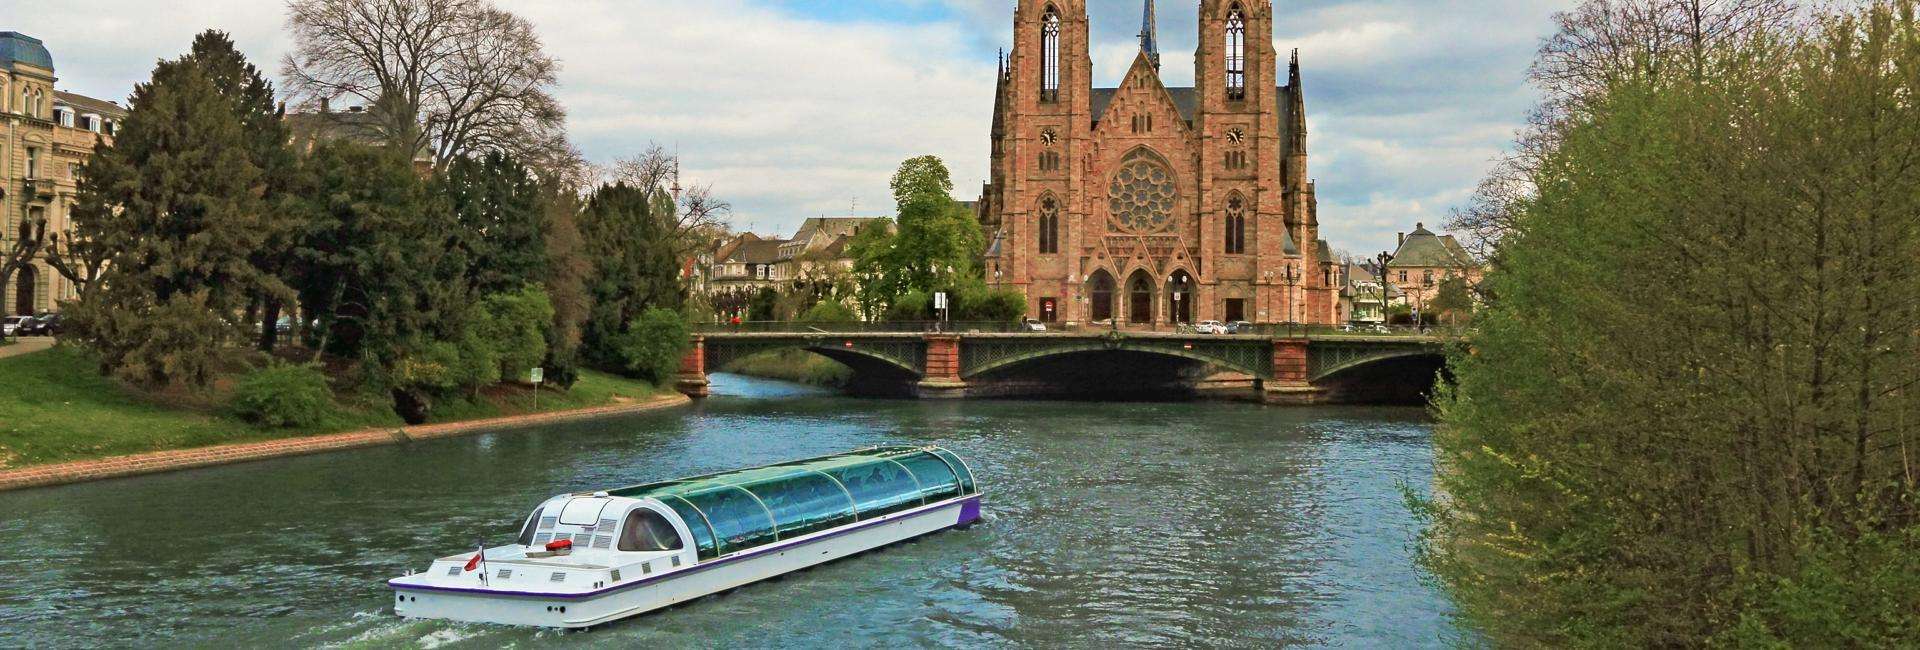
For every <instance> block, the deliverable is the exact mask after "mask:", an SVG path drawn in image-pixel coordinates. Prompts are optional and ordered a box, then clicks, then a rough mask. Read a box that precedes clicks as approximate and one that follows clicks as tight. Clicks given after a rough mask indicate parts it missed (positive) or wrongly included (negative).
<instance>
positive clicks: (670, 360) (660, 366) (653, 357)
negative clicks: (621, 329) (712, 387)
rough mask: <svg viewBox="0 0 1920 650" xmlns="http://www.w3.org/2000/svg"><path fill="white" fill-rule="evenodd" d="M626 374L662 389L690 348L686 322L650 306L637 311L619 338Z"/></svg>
mask: <svg viewBox="0 0 1920 650" xmlns="http://www.w3.org/2000/svg"><path fill="white" fill-rule="evenodd" d="M621 339H622V340H621V345H620V354H621V356H622V358H623V361H624V362H625V364H626V368H625V369H626V371H627V372H628V373H630V374H632V375H633V376H635V377H638V378H640V379H645V380H647V381H650V382H653V383H654V384H655V385H660V386H664V385H667V384H668V383H670V382H672V381H673V380H674V378H675V377H676V376H677V375H678V373H679V371H680V359H681V357H684V356H686V353H687V350H689V349H690V348H691V347H692V345H693V344H692V340H691V338H690V335H689V330H688V328H687V320H686V318H685V317H683V316H681V315H680V313H679V312H676V311H672V310H669V309H663V308H659V307H654V308H650V309H648V310H646V311H645V312H641V314H640V317H639V318H636V319H634V321H633V323H632V324H631V325H630V326H629V327H628V328H627V332H626V333H625V334H623V335H621Z"/></svg>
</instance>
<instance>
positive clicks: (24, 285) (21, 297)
mask: <svg viewBox="0 0 1920 650" xmlns="http://www.w3.org/2000/svg"><path fill="white" fill-rule="evenodd" d="M35 280H38V278H35V277H34V269H33V265H31V264H29V265H26V266H22V267H20V270H19V271H18V274H17V275H16V276H14V285H13V313H14V314H16V315H20V316H31V315H33V305H34V300H33V299H34V295H33V288H34V287H35V286H37V284H38V283H37V282H35Z"/></svg>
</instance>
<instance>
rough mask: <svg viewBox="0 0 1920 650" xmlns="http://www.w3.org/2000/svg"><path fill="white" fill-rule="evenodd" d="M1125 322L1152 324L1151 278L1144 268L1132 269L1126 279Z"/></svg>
mask: <svg viewBox="0 0 1920 650" xmlns="http://www.w3.org/2000/svg"><path fill="white" fill-rule="evenodd" d="M1127 323H1128V324H1130V325H1152V324H1153V278H1152V277H1151V276H1149V275H1147V272H1146V271H1145V270H1141V271H1134V272H1133V277H1132V278H1130V279H1128V280H1127Z"/></svg>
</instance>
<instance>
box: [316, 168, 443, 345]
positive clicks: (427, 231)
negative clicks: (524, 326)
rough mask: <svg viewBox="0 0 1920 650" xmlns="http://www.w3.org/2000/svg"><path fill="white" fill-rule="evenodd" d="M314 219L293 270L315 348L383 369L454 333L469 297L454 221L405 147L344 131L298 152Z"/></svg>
mask: <svg viewBox="0 0 1920 650" xmlns="http://www.w3.org/2000/svg"><path fill="white" fill-rule="evenodd" d="M308 168H309V170H310V172H311V175H312V178H311V183H312V190H311V192H312V195H311V196H312V206H311V209H312V210H313V217H314V222H313V226H312V228H311V229H310V230H309V231H308V233H307V236H306V237H305V238H304V239H303V240H302V242H301V246H300V250H299V257H298V261H297V264H296V266H297V271H298V276H299V283H300V289H301V303H302V304H303V305H305V307H306V309H307V312H308V313H309V314H311V315H312V316H313V317H314V318H316V319H317V320H318V321H319V323H320V324H319V331H318V334H317V341H315V349H316V351H325V352H331V353H333V354H336V355H339V356H343V357H347V358H350V359H364V360H367V361H369V362H371V363H373V364H375V367H376V368H379V369H385V370H388V371H391V370H392V369H394V368H395V367H396V366H397V365H399V364H400V363H401V362H402V361H403V360H404V359H406V358H407V357H408V356H409V355H410V354H413V353H415V352H417V351H418V350H419V349H420V348H422V347H423V346H426V345H428V344H430V343H432V342H436V341H454V340H458V339H459V338H460V337H461V336H462V335H463V334H464V332H463V329H464V323H463V322H462V315H463V313H464V308H465V306H466V304H467V301H468V299H469V297H470V296H471V295H472V294H471V292H469V291H468V290H467V285H466V277H467V272H468V264H467V258H466V255H465V252H464V251H463V250H462V249H461V248H460V246H459V242H460V237H461V233H460V229H459V228H458V225H457V224H456V223H455V220H454V218H453V216H452V213H451V211H449V210H448V209H447V208H446V205H445V202H444V201H442V200H440V199H439V198H438V197H436V196H435V195H433V194H432V193H431V192H430V191H429V190H428V187H427V185H426V183H425V182H424V181H422V180H421V179H420V176H419V174H418V173H416V172H415V171H414V168H413V165H412V161H411V160H410V159H409V157H408V156H406V155H402V154H400V153H396V152H394V151H391V150H388V149H383V148H375V147H369V146H366V145H361V144H356V143H353V142H348V141H344V140H337V141H332V142H324V143H321V144H319V145H317V146H316V147H315V148H314V150H313V153H312V155H311V156H310V158H309V160H308Z"/></svg>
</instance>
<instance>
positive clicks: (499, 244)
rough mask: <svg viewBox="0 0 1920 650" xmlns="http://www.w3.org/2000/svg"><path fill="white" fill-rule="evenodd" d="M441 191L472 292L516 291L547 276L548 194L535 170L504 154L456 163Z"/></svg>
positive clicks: (451, 166)
mask: <svg viewBox="0 0 1920 650" xmlns="http://www.w3.org/2000/svg"><path fill="white" fill-rule="evenodd" d="M440 187H441V190H442V192H444V194H445V195H446V198H447V202H448V205H449V207H450V208H451V209H452V210H453V215H454V218H455V219H457V220H459V222H460V230H461V240H460V244H461V247H462V248H464V249H465V250H466V251H467V255H468V257H469V258H470V260H471V262H472V267H471V268H472V274H471V275H472V277H471V278H469V280H468V283H469V286H471V287H472V288H473V290H474V291H477V292H479V293H480V294H494V293H505V292H514V291H519V290H521V289H522V288H524V287H526V286H528V285H532V284H539V283H540V282H541V280H542V279H543V278H545V277H546V274H547V254H548V253H547V247H546V242H545V241H544V239H545V238H544V234H545V232H546V228H547V216H548V215H547V210H546V206H545V205H543V204H542V202H543V201H544V200H545V198H546V197H547V196H548V195H549V192H548V191H547V190H546V188H545V187H543V186H542V184H541V183H540V182H539V181H538V180H537V179H536V178H535V177H534V175H533V173H532V172H531V171H529V170H528V169H527V168H526V167H524V166H522V165H521V164H520V163H519V162H518V161H517V160H515V159H513V158H512V157H510V156H507V155H506V154H501V153H489V154H486V155H485V156H482V157H480V158H461V159H458V160H456V161H454V162H453V164H451V165H449V166H448V168H447V172H446V174H445V175H444V177H443V178H442V180H441V183H440Z"/></svg>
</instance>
